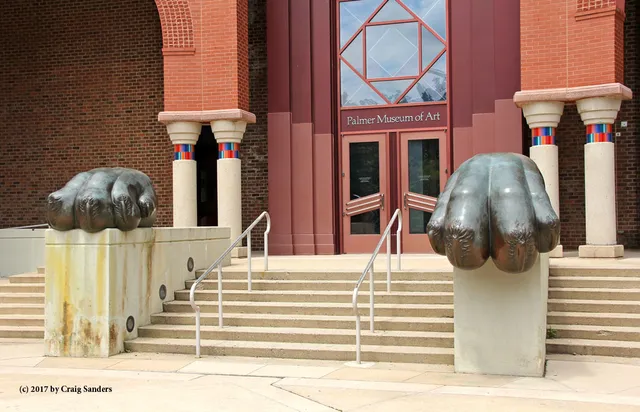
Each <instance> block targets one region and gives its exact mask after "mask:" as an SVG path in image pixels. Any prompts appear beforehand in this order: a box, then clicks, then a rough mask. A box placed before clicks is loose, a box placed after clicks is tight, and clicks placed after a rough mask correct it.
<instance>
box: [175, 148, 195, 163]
mask: <svg viewBox="0 0 640 412" xmlns="http://www.w3.org/2000/svg"><path fill="white" fill-rule="evenodd" d="M195 152H196V145H193V144H174V145H173V160H196V156H195V155H196V153H195Z"/></svg>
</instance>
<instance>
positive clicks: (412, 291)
mask: <svg viewBox="0 0 640 412" xmlns="http://www.w3.org/2000/svg"><path fill="white" fill-rule="evenodd" d="M199 275H200V273H199V274H198V276H199ZM359 276H360V273H356V272H272V271H270V272H266V273H259V272H254V273H253V291H252V292H248V291H247V274H246V272H237V271H236V272H233V271H225V272H224V273H223V295H224V300H223V304H224V326H225V327H224V328H222V329H220V328H218V327H217V325H218V315H217V310H218V306H217V297H218V294H217V272H214V273H212V274H211V276H210V278H208V279H207V280H205V281H203V282H202V283H201V284H200V286H202V288H201V290H198V291H196V304H197V305H199V306H200V310H201V313H202V315H201V324H202V329H201V330H202V332H201V337H202V341H201V345H202V349H201V350H202V354H203V355H226V356H249V357H272V358H298V359H321V360H339V361H352V360H355V316H354V314H353V308H352V305H351V296H352V291H353V287H354V285H355V282H356V280H357V279H358V277H359ZM392 279H393V284H392V292H391V293H387V292H386V273H382V272H380V273H376V275H375V289H376V294H375V301H376V305H375V326H376V332H375V333H373V334H372V333H371V332H369V330H368V326H369V318H368V315H369V304H368V303H369V290H368V289H369V288H368V284H365V285H363V287H362V289H361V293H360V295H359V296H358V303H359V308H360V313H361V315H362V316H363V317H362V325H363V326H362V327H363V331H362V360H363V361H369V362H406V363H431V364H453V282H452V273H451V272H448V273H446V272H445V273H443V272H420V273H418V272H397V273H393V275H392ZM192 284H193V281H188V282H186V287H187V289H186V290H182V291H178V292H176V293H175V300H174V301H172V302H167V303H165V305H164V312H163V313H158V314H155V315H153V316H152V325H149V326H144V327H141V328H139V329H138V333H139V338H138V339H135V340H132V341H129V342H126V344H125V347H126V349H127V350H130V351H137V352H172V353H185V354H195V339H194V337H195V326H194V324H195V318H194V314H193V309H192V308H191V306H190V304H189V290H188V289H189V288H190V287H191V285H192Z"/></svg>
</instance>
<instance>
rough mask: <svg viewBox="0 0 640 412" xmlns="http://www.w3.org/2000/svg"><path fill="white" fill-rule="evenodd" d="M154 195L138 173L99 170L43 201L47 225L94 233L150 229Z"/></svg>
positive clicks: (155, 201) (87, 173)
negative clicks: (112, 229)
mask: <svg viewBox="0 0 640 412" xmlns="http://www.w3.org/2000/svg"><path fill="white" fill-rule="evenodd" d="M156 204H157V199H156V192H155V190H154V189H153V184H152V183H151V179H149V177H148V176H147V175H145V174H144V173H142V172H139V171H137V170H133V169H124V168H119V167H117V168H102V169H94V170H90V171H88V172H84V173H80V174H78V175H76V176H74V177H73V179H71V180H70V181H69V182H68V183H67V184H66V185H65V186H64V187H63V188H62V189H60V190H58V191H57V192H54V193H51V194H50V195H49V197H48V199H47V221H48V222H49V225H51V227H52V228H54V229H56V230H60V231H65V230H71V229H82V230H84V231H85V232H89V233H96V232H100V231H101V230H104V229H108V228H118V229H120V230H122V231H129V230H133V229H135V228H138V227H151V226H153V224H154V222H155V220H156Z"/></svg>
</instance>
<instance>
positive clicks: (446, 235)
mask: <svg viewBox="0 0 640 412" xmlns="http://www.w3.org/2000/svg"><path fill="white" fill-rule="evenodd" d="M427 230H428V234H429V240H430V242H431V246H432V247H433V250H434V251H435V252H436V253H438V254H440V255H446V256H447V258H448V259H449V262H451V264H452V265H453V266H454V267H456V268H459V269H464V270H472V269H477V268H480V267H482V266H483V265H484V263H485V262H486V261H487V259H488V258H489V256H491V258H492V259H493V261H494V263H495V265H496V267H497V268H498V269H500V270H502V271H504V272H508V273H522V272H525V271H527V270H529V269H531V267H532V266H533V265H534V263H535V262H536V259H537V257H538V253H547V252H550V251H551V250H553V249H554V248H555V247H556V246H557V245H558V242H559V238H560V221H559V219H558V216H557V215H556V213H555V212H554V210H553V207H552V206H551V202H550V201H549V196H548V195H547V192H546V191H545V187H544V179H543V177H542V174H541V173H540V171H539V170H538V167H537V166H536V164H535V163H534V162H533V161H532V160H531V159H529V158H528V157H526V156H523V155H519V154H514V153H491V154H482V155H477V156H475V157H473V158H471V159H469V160H467V161H466V162H464V163H463V164H462V165H461V166H460V168H459V169H458V170H457V171H456V172H455V173H454V174H453V176H451V178H450V179H449V181H448V182H447V185H446V186H445V189H444V191H443V193H442V194H441V195H440V197H439V198H438V202H437V204H436V208H435V210H434V212H433V215H432V216H431V220H430V221H429V224H428V226H427Z"/></svg>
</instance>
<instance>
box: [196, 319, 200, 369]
mask: <svg viewBox="0 0 640 412" xmlns="http://www.w3.org/2000/svg"><path fill="white" fill-rule="evenodd" d="M199 357H200V307H199V306H198V309H197V310H196V358H199Z"/></svg>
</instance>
